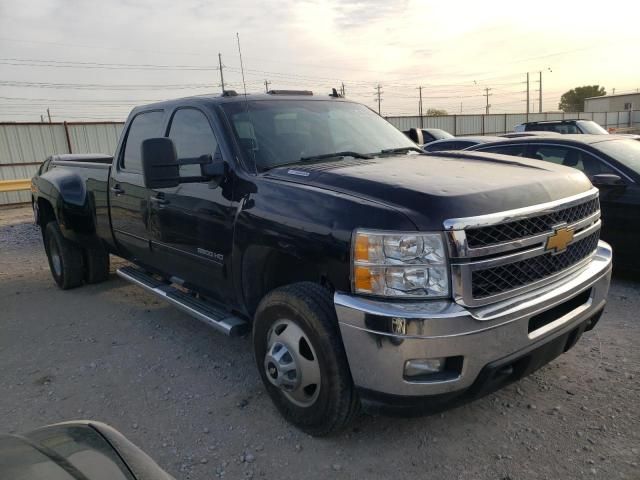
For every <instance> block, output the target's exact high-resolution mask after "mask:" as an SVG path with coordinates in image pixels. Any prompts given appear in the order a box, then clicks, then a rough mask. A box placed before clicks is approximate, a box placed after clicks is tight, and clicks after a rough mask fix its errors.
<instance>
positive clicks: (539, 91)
mask: <svg viewBox="0 0 640 480" xmlns="http://www.w3.org/2000/svg"><path fill="white" fill-rule="evenodd" d="M539 83H540V90H538V93H539V94H540V96H539V97H538V101H539V103H540V105H539V106H540V113H542V70H540V81H539Z"/></svg>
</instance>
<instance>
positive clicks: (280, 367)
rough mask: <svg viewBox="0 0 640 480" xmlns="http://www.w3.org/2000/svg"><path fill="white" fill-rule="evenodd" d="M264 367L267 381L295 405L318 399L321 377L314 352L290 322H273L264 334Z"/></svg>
mask: <svg viewBox="0 0 640 480" xmlns="http://www.w3.org/2000/svg"><path fill="white" fill-rule="evenodd" d="M264 369H265V372H266V376H267V379H268V380H269V382H270V383H271V384H272V385H274V386H276V387H278V388H279V389H280V390H281V391H282V393H283V394H284V395H285V396H286V397H287V398H288V399H289V400H290V401H291V402H292V403H294V404H295V405H298V406H300V407H308V406H310V405H312V404H313V403H314V402H315V401H316V400H317V398H318V395H319V393H320V386H321V378H320V364H319V363H318V357H317V355H316V352H315V350H314V348H313V345H311V342H310V341H309V338H308V337H307V336H306V334H305V333H304V331H303V330H302V329H301V328H300V327H299V326H298V325H297V324H296V323H295V322H293V321H291V320H287V319H282V320H278V321H276V322H275V323H274V324H273V326H272V327H271V329H270V330H269V334H268V335H267V353H266V355H265V358H264Z"/></svg>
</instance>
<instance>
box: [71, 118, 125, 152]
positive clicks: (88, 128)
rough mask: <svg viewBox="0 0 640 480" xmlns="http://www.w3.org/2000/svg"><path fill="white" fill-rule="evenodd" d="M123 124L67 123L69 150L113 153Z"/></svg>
mask: <svg viewBox="0 0 640 480" xmlns="http://www.w3.org/2000/svg"><path fill="white" fill-rule="evenodd" d="M123 125H124V124H122V123H98V124H81V123H74V124H68V125H67V128H68V129H69V140H70V142H71V151H72V152H73V153H105V154H107V155H113V154H114V153H115V150H116V145H117V144H118V139H119V138H120V132H121V131H122V127H123Z"/></svg>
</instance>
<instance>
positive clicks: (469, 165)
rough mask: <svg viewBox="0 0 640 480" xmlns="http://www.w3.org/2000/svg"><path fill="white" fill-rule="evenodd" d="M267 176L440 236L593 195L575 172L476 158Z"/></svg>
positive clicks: (351, 163) (381, 161) (343, 163)
mask: <svg viewBox="0 0 640 480" xmlns="http://www.w3.org/2000/svg"><path fill="white" fill-rule="evenodd" d="M267 176H268V177H269V178H274V179H278V180H284V181H287V182H294V183H301V184H304V185H309V186H314V187H318V188H323V189H327V190H332V191H336V192H341V193H344V194H348V195H353V196H357V197H360V198H364V199H368V200H370V201H374V202H379V203H384V204H386V205H389V206H391V207H393V208H396V209H398V210H400V211H402V212H403V213H404V214H405V215H407V216H408V217H409V218H410V219H411V220H412V221H413V222H414V223H415V225H416V227H417V228H418V229H420V230H441V229H442V227H443V222H444V221H445V220H447V219H451V218H461V217H470V216H475V215H484V214H488V213H495V212H501V211H505V210H512V209H516V208H522V207H528V206H531V205H536V204H540V203H545V202H550V201H554V200H559V199H562V198H566V197H570V196H572V195H577V194H579V193H582V192H586V191H587V190H589V189H590V188H592V187H591V183H590V182H589V180H588V179H587V177H586V176H585V175H584V174H582V172H580V171H578V170H575V169H573V168H569V167H563V166H561V165H555V164H553V163H549V162H543V161H540V160H531V159H525V158H520V157H512V156H507V155H497V154H489V153H476V152H474V153H466V152H465V153H461V152H456V153H444V152H443V153H438V154H429V155H414V154H404V155H398V156H386V157H376V158H373V159H350V158H349V159H343V160H333V161H322V162H317V163H313V164H300V165H295V166H284V167H278V168H275V169H272V170H270V171H269V172H268V173H267ZM381 227H383V226H381Z"/></svg>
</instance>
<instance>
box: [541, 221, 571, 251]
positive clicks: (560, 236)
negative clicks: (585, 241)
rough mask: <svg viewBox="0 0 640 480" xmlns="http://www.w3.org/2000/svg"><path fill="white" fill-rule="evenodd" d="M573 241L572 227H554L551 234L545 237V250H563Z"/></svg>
mask: <svg viewBox="0 0 640 480" xmlns="http://www.w3.org/2000/svg"><path fill="white" fill-rule="evenodd" d="M572 241H573V229H571V228H567V227H560V228H556V230H555V232H554V233H553V235H551V236H550V237H549V238H547V244H546V245H545V247H544V248H545V250H547V251H549V250H553V253H560V252H564V251H565V250H566V249H567V245H569V244H570V243H571V242H572Z"/></svg>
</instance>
